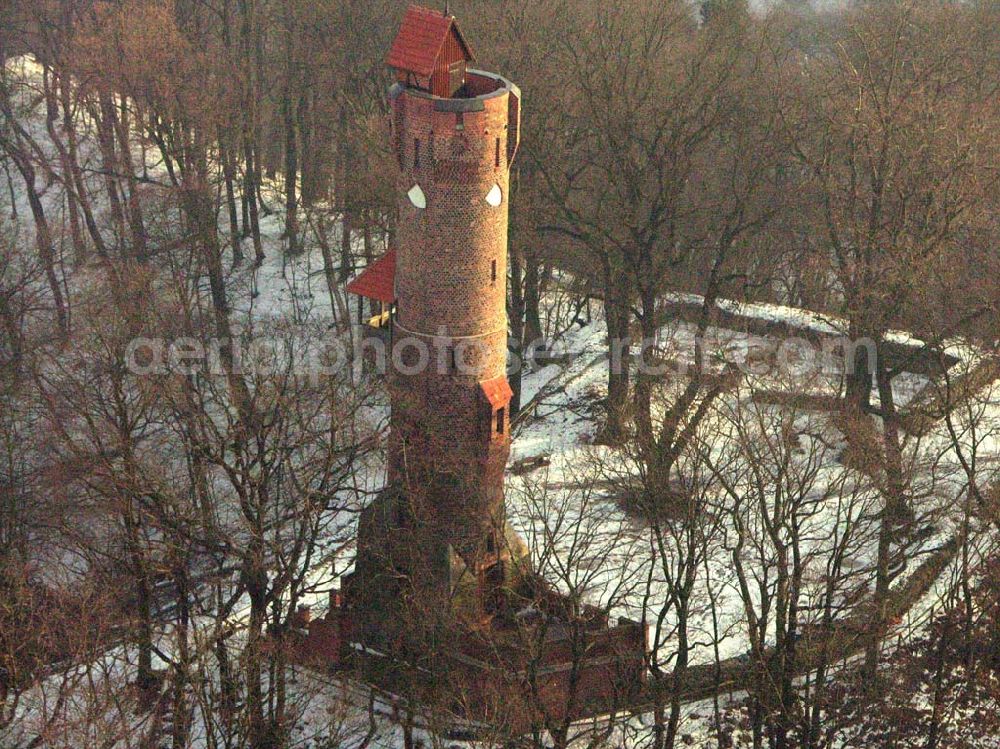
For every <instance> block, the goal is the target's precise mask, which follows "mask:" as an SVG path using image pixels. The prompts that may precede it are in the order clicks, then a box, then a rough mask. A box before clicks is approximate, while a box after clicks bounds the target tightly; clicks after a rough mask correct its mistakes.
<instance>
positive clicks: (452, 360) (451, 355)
mask: <svg viewBox="0 0 1000 749" xmlns="http://www.w3.org/2000/svg"><path fill="white" fill-rule="evenodd" d="M448 364H449V367H450V369H451V371H452V372H457V371H458V356H457V354H456V353H455V349H453V348H451V349H448Z"/></svg>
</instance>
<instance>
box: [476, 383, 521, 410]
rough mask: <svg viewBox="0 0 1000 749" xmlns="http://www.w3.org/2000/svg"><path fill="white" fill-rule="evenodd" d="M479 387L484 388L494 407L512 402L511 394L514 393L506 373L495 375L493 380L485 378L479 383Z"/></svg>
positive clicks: (487, 398)
mask: <svg viewBox="0 0 1000 749" xmlns="http://www.w3.org/2000/svg"><path fill="white" fill-rule="evenodd" d="M479 387H481V388H482V389H483V395H485V396H486V400H488V401H489V402H490V405H491V406H493V408H503V407H504V406H506V405H507V404H508V403H510V399H511V396H512V395H514V391H513V390H511V389H510V383H509V382H507V377H506V376H505V375H500V376H499V377H494V378H493V379H492V380H483V381H482V382H480V383H479Z"/></svg>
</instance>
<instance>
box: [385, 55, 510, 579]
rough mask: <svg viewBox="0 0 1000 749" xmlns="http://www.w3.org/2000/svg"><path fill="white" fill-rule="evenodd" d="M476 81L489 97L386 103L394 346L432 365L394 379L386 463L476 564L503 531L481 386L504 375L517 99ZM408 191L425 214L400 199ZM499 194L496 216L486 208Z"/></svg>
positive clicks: (406, 98) (419, 511) (493, 434)
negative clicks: (391, 146) (395, 219)
mask: <svg viewBox="0 0 1000 749" xmlns="http://www.w3.org/2000/svg"><path fill="white" fill-rule="evenodd" d="M470 79H471V80H472V81H473V82H474V83H476V84H477V85H480V86H482V87H483V90H484V92H487V91H488V92H489V93H487V95H485V96H483V97H481V98H479V99H475V100H471V99H451V100H442V99H437V98H431V97H428V96H426V95H422V94H421V93H419V92H416V91H413V90H410V89H402V90H398V91H397V93H396V95H395V96H394V97H393V100H392V106H393V128H394V132H393V139H394V143H395V144H396V148H397V156H398V159H399V163H400V176H399V182H398V196H399V216H400V221H399V226H398V235H397V236H398V244H397V259H396V297H397V314H398V317H397V320H398V323H397V325H396V328H395V339H396V342H397V344H398V343H399V342H400V341H402V340H404V339H406V338H408V337H413V338H417V339H420V340H421V341H423V342H424V343H425V344H426V348H427V349H428V350H429V353H430V360H429V362H428V365H427V367H426V368H424V369H423V370H421V371H419V372H416V373H409V372H406V371H399V370H398V369H392V368H391V369H392V374H391V376H390V388H391V394H392V424H391V436H390V455H389V458H390V460H389V465H390V479H391V480H392V481H394V482H396V483H399V484H400V485H402V486H404V487H405V491H406V493H407V496H408V497H409V500H410V503H411V506H412V507H413V509H414V511H415V513H416V515H417V517H418V519H419V520H420V522H422V523H424V524H427V525H428V526H429V527H430V529H431V530H432V532H434V533H438V534H441V535H442V536H443V537H446V538H448V540H449V542H450V543H451V544H452V545H453V547H454V548H455V550H456V551H457V552H458V553H459V554H461V555H462V556H463V558H465V559H466V561H467V563H472V564H473V565H474V564H475V561H474V559H475V558H477V557H482V558H485V556H483V554H482V552H483V549H484V548H485V546H486V539H487V538H488V536H489V535H491V534H492V535H493V536H495V537H502V528H503V524H504V512H503V472H504V468H505V466H506V463H507V457H508V455H509V451H510V435H509V428H510V419H509V414H508V413H506V408H505V417H504V423H503V432H502V434H498V433H497V430H496V414H495V413H494V411H493V408H492V407H491V405H490V404H489V403H488V401H487V400H486V399H485V397H484V396H483V394H482V391H481V389H480V386H479V383H480V381H483V380H488V379H492V378H495V377H499V376H501V375H504V374H505V372H506V362H507V313H506V296H507V293H506V280H507V217H508V205H507V199H508V190H509V184H510V183H509V167H510V164H509V161H508V158H509V153H511V152H512V151H513V149H512V148H510V147H511V146H513V145H515V144H514V143H509V142H508V137H512V138H514V139H515V141H516V137H517V128H516V123H515V127H513V128H512V127H511V123H509V122H508V116H509V112H510V111H511V107H510V96H511V92H510V91H508V90H495V89H497V88H498V87H501V89H502V84H501V82H500V81H499V79H496V81H495V82H493V83H492V84H491V80H493V79H489V78H487V77H485V76H482V77H480V78H477V77H476V76H475V74H472V75H470ZM455 109H465V110H467V111H454V110H455ZM414 185H419V186H420V188H421V190H422V191H423V193H424V195H425V197H426V203H427V205H426V207H425V208H418V207H416V206H415V205H413V203H412V202H411V201H410V199H409V198H408V197H407V193H408V191H409V190H410V189H411V188H412V187H413V186H414ZM494 186H498V187H499V188H500V191H501V194H502V200H501V203H500V205H499V206H493V205H490V204H489V203H487V200H486V198H487V195H488V194H489V193H490V191H491V190H492V189H493V188H494ZM453 350H454V351H453ZM399 354H400V359H399V363H402V364H403V365H404V366H406V367H409V366H414V365H416V364H417V363H418V362H417V359H416V354H417V352H416V350H415V349H414V350H409V351H407V350H400V351H399ZM505 405H506V404H505Z"/></svg>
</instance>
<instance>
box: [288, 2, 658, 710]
mask: <svg viewBox="0 0 1000 749" xmlns="http://www.w3.org/2000/svg"><path fill="white" fill-rule="evenodd" d="M472 60H473V56H472V52H471V50H470V48H469V45H468V43H467V42H466V41H465V39H464V38H463V36H462V33H461V31H459V29H458V26H457V25H456V23H455V19H454V18H453V17H451V16H450V15H447V14H441V13H439V12H437V11H433V10H426V9H423V8H415V7H411V8H410V9H409V10H408V11H407V13H406V16H405V19H404V21H403V26H402V29H401V31H400V32H399V35H398V36H397V37H396V40H395V42H394V43H393V46H392V49H391V51H390V53H389V56H388V60H387V62H388V64H389V66H390V67H391V68H392V69H393V70H394V71H395V73H396V84H395V85H394V86H393V88H392V91H391V93H390V99H391V103H392V146H393V149H394V151H395V155H396V159H397V161H398V165H399V181H398V183H397V195H398V207H399V210H398V219H399V221H398V230H397V233H396V237H397V239H396V246H395V247H393V248H392V249H391V250H390V251H389V252H388V253H387V254H386V255H385V256H384V257H382V258H381V259H379V260H377V261H376V262H374V263H372V264H371V265H369V266H368V268H367V269H366V270H365V271H364V272H363V273H362V274H361V275H360V276H358V277H357V278H355V279H354V280H353V281H352V282H351V283H350V284H348V286H347V289H348V291H350V292H352V293H354V294H357V295H358V296H360V297H362V304H361V305H359V309H358V312H359V322H361V323H362V329H363V331H364V335H365V337H366V338H377V339H379V340H380V341H381V342H382V343H388V344H389V350H390V351H391V357H390V358H389V359H388V361H389V367H388V370H389V371H388V384H389V392H390V396H391V405H392V416H391V421H390V437H389V461H388V464H389V475H388V478H389V481H388V484H387V486H386V488H385V489H384V490H383V491H382V492H380V493H379V495H378V497H377V498H376V499H375V500H374V501H373V502H372V503H371V504H370V505H369V506H367V507H366V508H365V509H364V510H363V511H362V513H361V517H360V521H359V527H358V540H357V544H358V545H357V555H356V557H355V565H354V572H353V573H352V574H351V575H349V576H348V577H347V579H346V580H345V583H344V586H345V587H344V596H343V598H342V599H341V598H340V597H339V596H335V597H334V599H333V600H331V607H330V611H329V612H328V613H327V615H326V617H325V618H324V619H322V620H316V621H313V622H312V623H311V624H310V625H309V637H308V639H307V640H306V641H305V642H304V643H303V644H302V646H301V648H302V649H301V653H302V656H301V657H302V658H303V659H304V660H306V661H307V662H312V663H321V664H327V665H329V664H331V663H332V664H337V665H339V666H345V665H350V664H358V665H360V666H361V667H362V670H363V672H364V673H365V674H366V676H367V678H368V679H369V680H370V681H372V682H374V683H377V684H379V685H380V686H382V687H383V688H387V689H389V690H390V691H391V692H393V693H394V694H404V695H408V696H413V697H415V698H416V699H417V701H418V702H420V701H422V700H424V699H425V698H427V699H432V700H439V699H441V697H442V692H441V690H440V687H441V686H442V685H446V686H447V688H446V689H445V690H444V691H443V694H444V696H445V697H446V698H447V702H448V705H449V706H450V707H449V709H455V710H456V711H457V713H458V714H467V715H468V716H469V717H473V718H474V719H475V720H476V721H479V722H490V721H496V720H498V719H499V723H500V724H502V725H506V726H508V727H515V728H516V730H527V729H528V728H529V727H530V726H531V725H532V723H531V716H532V715H533V714H535V713H534V712H533V711H535V710H536V709H537V708H538V705H537V702H538V700H541V701H542V702H543V703H545V709H546V710H547V711H549V712H550V714H551V715H570V716H572V717H584V716H589V715H598V714H603V713H607V712H612V711H616V710H618V709H619V708H620V707H621V706H622V705H624V704H627V703H629V702H630V701H634V700H636V699H638V696H639V693H640V691H641V689H642V685H643V683H644V679H645V653H646V639H645V638H646V630H645V627H644V626H643V625H642V624H640V623H638V622H630V621H626V620H624V619H622V620H619V622H618V623H617V624H615V625H612V624H611V623H610V620H609V613H608V612H606V611H601V610H599V609H596V608H594V607H591V606H587V605H585V604H584V605H581V604H580V602H579V601H578V600H572V599H570V598H567V597H564V596H563V595H561V594H560V593H559V592H558V591H557V590H556V589H555V588H554V587H553V586H551V585H550V584H549V583H547V582H546V581H545V580H544V579H543V578H541V576H539V575H538V574H536V573H535V572H533V571H532V570H531V568H530V565H529V563H528V560H527V553H526V549H525V547H524V544H523V542H521V540H520V539H519V538H518V537H517V536H516V534H514V533H513V532H512V531H511V530H510V528H509V526H508V524H507V520H506V517H505V511H504V493H503V477H504V468H505V466H506V463H507V458H508V454H509V452H510V412H509V403H510V397H511V390H510V386H509V385H508V383H507V377H506V360H507V315H506V278H507V199H508V188H509V170H510V165H511V162H512V160H513V159H514V155H515V153H516V151H517V146H518V129H519V120H520V92H519V91H518V89H517V87H516V86H514V85H513V84H512V83H510V82H509V81H507V80H505V79H504V78H502V77H500V76H498V75H494V74H492V73H484V72H482V71H478V70H472V69H470V68H469V67H468V64H469V63H470V62H471V61H472ZM364 299H367V300H368V302H369V305H370V311H371V313H372V316H371V317H369V318H367V322H366V318H365V315H364V312H363V310H364V306H363V300H364ZM532 674H533V676H532ZM529 681H530V683H529ZM529 695H533V697H530V698H529V697H528V696H529ZM501 716H502V717H501Z"/></svg>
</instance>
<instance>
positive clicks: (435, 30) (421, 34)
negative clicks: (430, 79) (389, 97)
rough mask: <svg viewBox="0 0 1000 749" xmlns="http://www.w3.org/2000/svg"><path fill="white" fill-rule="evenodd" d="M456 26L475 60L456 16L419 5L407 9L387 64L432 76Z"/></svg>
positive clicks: (466, 48) (458, 35)
mask: <svg viewBox="0 0 1000 749" xmlns="http://www.w3.org/2000/svg"><path fill="white" fill-rule="evenodd" d="M453 26H454V29H455V34H456V36H457V37H458V40H459V42H460V43H461V45H462V47H463V48H464V49H465V54H466V55H467V58H468V59H469V60H471V59H472V57H473V55H472V50H471V49H470V48H469V45H468V43H467V42H466V41H465V39H464V38H463V37H462V32H461V31H459V30H458V26H457V25H455V18H454V17H453V16H446V15H444V14H443V13H441V11H438V10H431V9H430V8H422V7H420V6H419V5H411V6H410V7H409V8H407V9H406V15H405V16H403V25H402V26H401V27H400V29H399V34H397V35H396V39H395V40H394V41H393V43H392V48H391V49H390V50H389V54H388V56H387V57H386V58H385V63H386V65H388V66H389V67H391V68H396V69H397V70H405V71H408V72H411V73H416V74H417V75H424V76H428V75H430V74H431V73H433V72H434V66H435V63H436V62H437V58H438V55H439V54H440V53H441V47H442V46H444V42H445V39H446V38H447V37H448V34H449V33H450V32H451V30H452V27H453Z"/></svg>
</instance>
